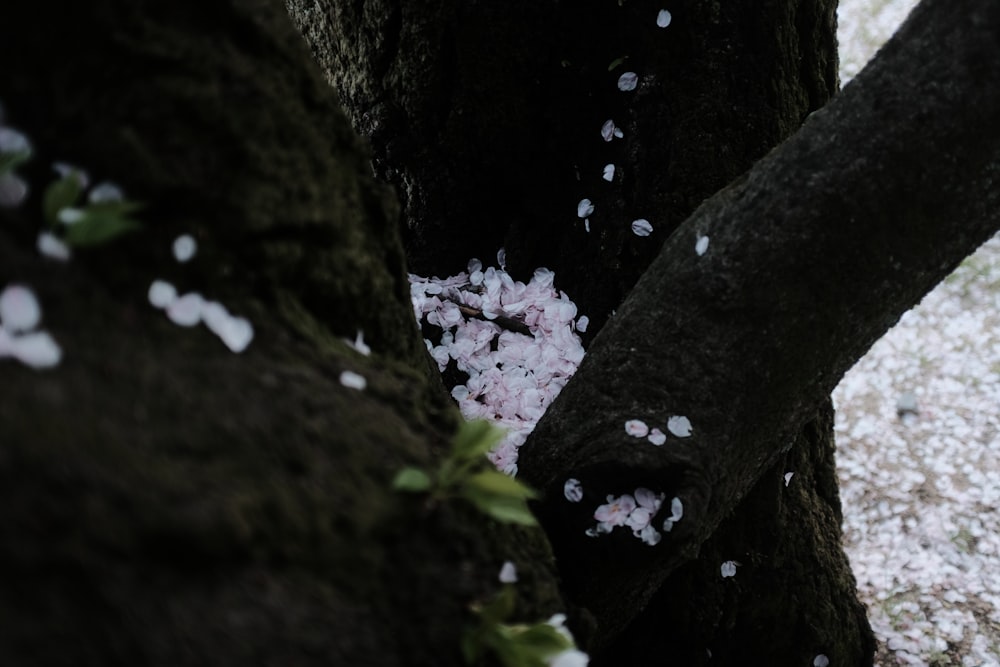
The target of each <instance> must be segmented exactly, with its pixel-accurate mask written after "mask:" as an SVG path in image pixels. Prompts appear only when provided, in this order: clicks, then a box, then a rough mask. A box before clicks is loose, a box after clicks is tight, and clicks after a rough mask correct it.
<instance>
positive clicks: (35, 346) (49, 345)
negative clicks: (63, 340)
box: [10, 331, 62, 368]
mask: <svg viewBox="0 0 1000 667" xmlns="http://www.w3.org/2000/svg"><path fill="white" fill-rule="evenodd" d="M10 343H11V345H10V347H11V350H10V352H11V355H12V356H13V357H14V358H16V359H17V360H18V361H20V362H21V363H23V364H25V365H27V366H31V367H32V368H51V367H52V366H55V365H57V364H58V363H59V361H60V360H61V359H62V350H61V349H60V347H59V345H58V343H56V341H55V339H54V338H52V336H51V335H49V332H48V331H35V332H32V333H28V334H24V335H23V336H14V337H12V338H11V341H10Z"/></svg>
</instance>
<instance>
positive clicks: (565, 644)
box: [513, 623, 573, 662]
mask: <svg viewBox="0 0 1000 667" xmlns="http://www.w3.org/2000/svg"><path fill="white" fill-rule="evenodd" d="M513 641H514V643H516V644H517V645H518V646H520V647H521V649H522V652H523V653H527V654H529V655H532V656H536V657H537V659H539V660H541V661H543V662H544V661H545V660H546V659H548V658H551V657H552V656H553V655H555V654H556V653H561V652H562V651H565V650H566V649H570V648H573V642H572V641H570V640H569V639H568V638H567V637H566V636H565V635H563V634H561V633H560V632H559V631H558V630H556V629H555V628H554V627H552V626H551V625H549V624H548V623H536V624H535V625H532V626H530V627H528V628H526V629H525V630H524V631H523V632H520V633H518V634H517V635H516V636H515V637H514V638H513Z"/></svg>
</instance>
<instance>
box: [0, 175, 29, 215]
mask: <svg viewBox="0 0 1000 667" xmlns="http://www.w3.org/2000/svg"><path fill="white" fill-rule="evenodd" d="M27 197H28V183H27V182H26V181H25V180H24V179H23V178H21V177H20V176H18V175H17V174H12V173H9V172H8V173H6V174H0V208H15V207H17V206H20V205H21V204H22V203H23V202H24V200H25V199H27Z"/></svg>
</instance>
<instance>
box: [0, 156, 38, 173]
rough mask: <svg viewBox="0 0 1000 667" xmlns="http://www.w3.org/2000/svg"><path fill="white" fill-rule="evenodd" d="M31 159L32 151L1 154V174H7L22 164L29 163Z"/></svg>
mask: <svg viewBox="0 0 1000 667" xmlns="http://www.w3.org/2000/svg"><path fill="white" fill-rule="evenodd" d="M30 157H31V151H21V152H20V153H0V174H6V173H8V172H11V171H14V169H15V168H16V167H17V166H18V165H19V164H21V163H22V162H27V161H28V159H29V158H30Z"/></svg>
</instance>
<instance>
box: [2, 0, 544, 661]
mask: <svg viewBox="0 0 1000 667" xmlns="http://www.w3.org/2000/svg"><path fill="white" fill-rule="evenodd" d="M0 55H2V60H3V62H4V63H7V64H8V65H9V66H5V67H4V69H3V71H2V72H0V99H2V101H3V104H4V109H5V113H6V117H5V120H4V121H3V122H4V124H8V125H10V126H13V127H17V128H19V129H20V130H22V131H24V132H25V133H26V134H27V135H28V136H29V137H30V139H31V140H32V142H33V143H34V146H35V153H34V156H33V158H32V160H31V161H30V162H29V163H27V164H26V165H25V166H24V167H23V168H21V169H19V170H18V172H19V173H20V174H21V175H22V176H24V177H25V179H26V180H27V181H28V182H29V183H30V185H31V188H32V191H31V195H30V197H29V199H28V200H27V201H26V202H25V203H24V204H22V205H21V206H20V207H18V208H16V209H0V290H2V289H3V288H4V287H5V286H7V285H9V284H12V283H18V284H27V285H29V286H30V287H31V288H32V289H33V290H34V292H35V293H36V294H37V295H38V297H39V299H40V301H41V305H42V308H43V309H44V310H43V312H44V320H43V326H44V328H45V329H46V330H47V331H49V332H50V333H51V334H52V336H53V337H54V338H55V340H56V341H57V343H58V344H59V345H60V346H61V349H62V353H63V359H62V362H61V363H60V364H59V365H58V366H57V367H56V368H54V369H49V370H43V371H36V370H33V369H29V368H27V367H22V366H20V365H18V364H17V363H16V362H14V361H12V360H10V359H4V360H0V364H2V366H3V373H4V382H3V384H2V388H0V571H2V572H3V576H2V578H0V625H2V627H3V630H2V632H0V663H2V664H4V665H209V664H211V665H213V666H220V665H247V664H268V665H279V664H280V665H287V664H294V665H331V664H332V665H362V664H364V665H401V664H412V665H459V664H463V661H462V659H461V655H460V651H459V646H460V641H459V640H460V638H461V635H462V632H463V630H464V628H465V627H467V625H468V624H469V623H470V622H471V620H470V618H471V616H470V614H469V613H468V605H469V604H470V603H471V602H473V601H475V600H477V599H484V598H485V597H486V596H487V595H492V594H493V593H494V592H495V590H496V588H497V586H498V584H497V582H496V573H497V571H498V570H499V567H500V565H501V563H502V562H503V561H504V560H505V559H516V560H517V561H518V562H519V563H521V564H522V567H521V578H522V580H523V581H525V582H527V584H528V586H527V587H526V588H525V589H524V590H523V591H522V592H521V593H520V595H519V601H518V602H519V611H520V612H521V613H523V614H524V615H525V616H526V617H535V618H538V617H542V618H544V617H546V616H547V615H548V614H551V613H553V612H555V611H558V610H560V609H561V608H562V606H563V605H562V604H561V603H560V602H559V599H558V592H557V590H556V587H555V583H554V582H555V579H554V573H553V570H552V562H551V556H550V552H549V551H548V547H547V545H546V544H545V542H544V539H543V538H542V537H541V535H540V533H539V532H538V531H537V530H534V531H528V530H524V529H511V528H506V527H503V526H493V525H492V524H491V523H490V522H487V521H485V520H484V519H483V517H482V515H481V514H478V513H477V512H474V511H471V510H469V509H467V508H466V507H464V506H462V505H459V504H445V505H442V506H438V507H436V508H428V507H425V506H424V505H423V504H422V503H414V502H412V499H410V498H407V497H405V496H401V495H400V494H398V493H394V492H392V491H391V490H390V481H391V479H392V477H393V475H394V473H395V472H396V471H397V470H398V469H400V468H401V467H403V466H404V465H407V464H422V465H428V466H429V465H430V464H431V462H432V461H434V460H436V459H437V458H438V457H439V455H440V452H441V450H442V449H443V448H444V445H445V443H446V441H447V439H448V438H449V437H450V435H451V431H452V430H453V428H454V427H455V424H456V423H457V419H456V417H457V412H456V411H455V409H454V407H453V406H451V405H449V404H448V403H447V402H446V401H448V400H450V399H448V397H447V395H446V394H445V393H444V391H443V389H442V387H441V383H440V380H439V378H438V377H437V374H436V370H434V371H433V372H431V370H430V365H429V363H428V362H427V359H426V352H425V350H424V346H423V344H422V342H421V341H420V338H419V336H418V333H417V329H416V327H415V326H414V322H413V314H412V307H411V306H410V303H409V287H408V284H407V281H406V275H405V272H404V265H403V255H402V246H401V243H400V240H399V235H398V227H397V225H396V222H397V217H396V210H397V209H396V207H395V204H394V202H393V200H392V198H391V196H390V195H389V193H388V192H387V189H386V188H384V187H383V186H379V185H377V184H376V183H375V182H374V181H373V179H372V178H371V175H370V173H369V171H370V170H369V167H368V156H367V155H366V154H365V152H364V150H363V149H362V147H361V143H360V142H359V141H358V140H357V138H356V135H355V134H354V132H353V131H352V130H351V128H350V126H349V124H348V123H347V121H346V119H345V117H344V115H343V113H342V112H341V111H340V110H339V108H338V103H337V100H336V98H335V95H334V94H333V93H332V91H330V89H329V87H328V86H327V85H326V83H325V82H324V81H323V80H322V77H321V76H320V75H319V73H318V71H317V70H316V69H315V67H314V65H313V64H312V62H311V59H310V57H309V54H308V50H307V49H306V48H305V45H304V44H303V43H302V40H301V37H300V36H299V35H298V34H297V33H296V32H295V31H294V29H293V28H292V26H291V23H290V21H289V20H288V17H287V14H286V13H285V11H284V8H283V6H282V5H281V4H280V3H274V2H266V1H264V0H257V1H254V2H242V1H241V2H238V3H230V2H225V1H223V0H217V1H213V2H197V3H194V2H173V1H171V2H133V1H132V0H127V1H126V0H120V1H119V0H104V1H101V2H93V3H85V4H81V3H70V2H65V3H58V7H57V8H55V9H53V8H52V7H51V6H49V5H48V4H42V3H19V4H17V5H12V6H10V7H7V8H5V10H4V18H3V21H2V23H0ZM57 159H58V160H69V161H71V162H73V163H74V164H76V165H79V166H80V167H82V168H85V169H87V170H88V171H89V172H90V174H91V175H92V176H93V177H94V178H95V180H103V179H112V180H114V181H116V182H118V183H119V184H120V185H121V186H123V188H124V191H125V192H126V194H127V195H128V196H129V197H130V198H132V199H134V200H137V201H141V202H143V204H144V208H143V210H142V211H140V212H139V213H137V214H136V216H137V217H138V218H139V219H140V220H141V222H142V225H143V226H142V229H141V230H140V231H138V232H136V233H133V234H132V235H130V236H125V237H122V238H120V239H118V240H115V241H113V242H111V243H108V244H106V245H103V246H100V247H97V248H94V249H89V250H87V249H77V250H76V251H75V252H74V257H73V258H72V261H70V262H69V263H67V264H62V263H58V262H54V261H52V260H49V259H46V258H43V257H40V256H38V255H37V254H36V252H35V251H34V247H35V239H36V236H37V234H38V232H39V231H40V229H41V227H42V223H41V210H42V192H43V190H44V188H45V186H46V185H47V184H48V183H50V182H51V181H53V180H54V178H55V174H54V173H53V172H52V170H51V167H50V164H51V162H52V161H53V160H57ZM183 233H187V234H191V235H193V236H194V238H195V239H196V240H197V242H198V254H197V255H196V257H195V258H194V259H193V260H192V261H191V262H189V263H187V264H179V263H177V262H176V261H174V259H173V257H172V256H171V252H170V248H171V243H172V241H173V240H174V239H175V238H176V237H177V236H179V235H180V234H183ZM155 279H165V280H169V281H171V282H172V283H173V284H175V285H176V286H177V287H178V289H179V290H180V291H181V292H188V291H199V292H201V293H203V294H204V295H205V297H206V298H210V299H218V300H219V301H221V302H222V303H223V304H224V305H225V306H226V307H227V308H228V309H229V310H230V311H231V312H233V313H235V314H239V315H242V316H245V317H246V318H248V319H249V320H250V321H251V322H252V324H253V327H254V337H253V340H252V342H251V343H250V345H249V347H248V348H247V349H246V351H244V352H243V353H242V354H240V355H236V354H233V353H231V352H230V351H229V350H227V349H226V348H225V346H224V345H223V344H222V343H221V342H220V341H219V340H218V339H217V338H216V337H215V336H214V335H212V334H211V333H209V331H208V329H206V328H205V327H197V328H195V329H182V328H180V327H178V326H176V325H174V324H172V323H171V322H170V321H168V319H167V318H166V317H165V316H164V315H163V313H161V312H157V311H156V310H155V309H154V308H153V307H152V306H151V305H150V304H149V302H148V301H147V290H148V289H149V287H150V283H151V282H152V281H153V280H155ZM358 330H363V331H364V335H365V340H366V342H367V343H368V344H369V345H370V346H371V348H372V350H373V353H372V355H371V356H370V357H364V356H362V355H361V354H358V353H357V352H355V351H353V350H352V349H350V348H349V347H348V346H347V345H346V343H344V341H343V340H342V339H343V338H345V337H347V338H350V339H351V340H353V339H354V337H355V334H356V333H357V331H358ZM345 370H350V371H353V372H356V373H359V374H361V375H362V376H363V377H365V378H366V379H367V388H366V389H365V390H363V391H358V390H356V389H352V388H348V387H346V386H343V385H342V384H341V382H340V381H339V377H340V374H341V373H342V372H343V371H345Z"/></svg>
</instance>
